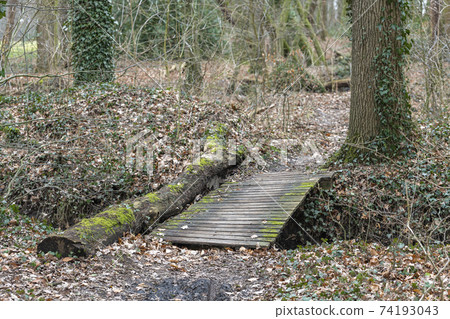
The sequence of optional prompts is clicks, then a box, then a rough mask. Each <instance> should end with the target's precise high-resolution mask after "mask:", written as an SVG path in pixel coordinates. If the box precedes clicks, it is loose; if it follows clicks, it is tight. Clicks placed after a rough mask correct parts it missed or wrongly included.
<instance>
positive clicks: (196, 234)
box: [163, 230, 277, 242]
mask: <svg viewBox="0 0 450 319" xmlns="http://www.w3.org/2000/svg"><path fill="white" fill-rule="evenodd" d="M163 233H164V238H165V239H166V240H167V238H174V237H182V238H210V239H223V240H225V239H233V240H261V241H269V242H271V241H273V240H274V239H275V237H276V235H277V234H276V233H275V234H273V233H272V234H268V233H261V232H260V233H254V232H248V233H230V232H203V231H196V230H191V231H189V232H188V231H166V232H163Z"/></svg>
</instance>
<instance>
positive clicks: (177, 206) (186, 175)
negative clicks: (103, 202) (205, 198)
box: [37, 141, 242, 256]
mask: <svg viewBox="0 0 450 319" xmlns="http://www.w3.org/2000/svg"><path fill="white" fill-rule="evenodd" d="M207 146H208V147H209V152H207V154H205V155H203V156H201V157H199V158H197V159H196V160H195V161H194V162H193V163H192V164H191V165H189V166H187V167H186V168H185V170H184V171H183V173H182V174H181V175H180V176H179V177H178V178H177V179H176V180H175V181H174V182H172V183H171V184H169V185H166V186H164V187H163V188H162V189H161V190H159V191H157V192H154V193H149V194H147V195H145V196H142V197H139V198H136V199H134V200H128V201H125V202H124V203H122V204H120V205H116V206H112V207H109V208H107V209H106V210H105V211H103V212H101V213H99V214H97V215H95V216H94V217H92V218H87V219H83V220H82V221H81V222H79V223H78V224H75V225H74V226H72V227H70V228H68V229H67V230H66V231H65V232H64V233H62V234H61V235H51V236H49V237H47V238H45V239H44V240H43V241H42V242H41V243H39V245H38V247H37V250H38V252H44V253H46V252H49V251H52V252H57V253H59V254H60V255H61V256H68V255H71V254H72V255H77V256H86V255H92V254H94V253H95V251H96V250H97V249H99V248H101V247H104V246H105V245H109V244H112V243H114V242H115V241H117V240H118V239H119V238H120V237H121V236H123V234H124V233H126V232H139V231H143V230H147V229H151V228H152V227H153V226H154V225H155V224H156V223H157V222H160V221H163V220H165V219H167V218H169V217H171V216H174V215H177V214H179V213H180V212H181V211H182V210H183V208H184V207H185V206H186V205H188V204H190V203H191V202H193V201H194V199H195V197H196V196H197V195H198V194H201V193H203V192H204V191H205V190H206V189H207V188H208V187H212V185H213V184H215V183H212V182H214V181H215V180H216V178H217V176H221V175H224V174H225V173H226V171H227V169H229V168H231V167H232V166H235V165H236V164H238V163H239V162H240V161H241V160H242V158H241V157H239V156H238V155H236V154H234V153H232V152H228V151H226V150H224V149H223V147H222V146H221V145H220V144H218V143H216V142H213V141H210V142H209V144H208V145H207Z"/></svg>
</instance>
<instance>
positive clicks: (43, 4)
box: [36, 0, 57, 73]
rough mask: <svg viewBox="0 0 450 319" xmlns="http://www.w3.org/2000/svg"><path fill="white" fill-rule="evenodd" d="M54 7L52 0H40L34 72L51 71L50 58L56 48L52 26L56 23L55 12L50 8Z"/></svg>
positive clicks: (55, 36)
mask: <svg viewBox="0 0 450 319" xmlns="http://www.w3.org/2000/svg"><path fill="white" fill-rule="evenodd" d="M54 7H55V2H54V0H40V1H39V13H38V22H37V25H36V32H37V36H36V44H37V62H36V72H38V73H49V72H50V71H51V70H52V68H53V67H52V66H53V63H52V57H53V53H54V49H55V47H56V43H55V40H57V35H56V34H54V32H55V28H54V25H55V23H57V19H56V15H55V12H53V11H51V10H50V8H54Z"/></svg>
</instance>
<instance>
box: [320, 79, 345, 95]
mask: <svg viewBox="0 0 450 319" xmlns="http://www.w3.org/2000/svg"><path fill="white" fill-rule="evenodd" d="M324 87H325V90H327V91H329V92H333V91H336V90H339V89H342V88H350V79H339V80H334V81H330V82H327V83H325V85H324Z"/></svg>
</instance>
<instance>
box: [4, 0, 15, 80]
mask: <svg viewBox="0 0 450 319" xmlns="http://www.w3.org/2000/svg"><path fill="white" fill-rule="evenodd" d="M8 2H9V5H10V7H9V10H8V14H7V15H6V27H5V33H4V34H3V38H2V47H1V52H0V70H2V71H3V72H6V70H5V69H6V65H7V63H8V62H7V61H8V55H9V52H10V50H11V47H10V46H11V40H12V35H13V31H14V24H15V19H16V9H17V2H18V1H17V0H10V1H8Z"/></svg>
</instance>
